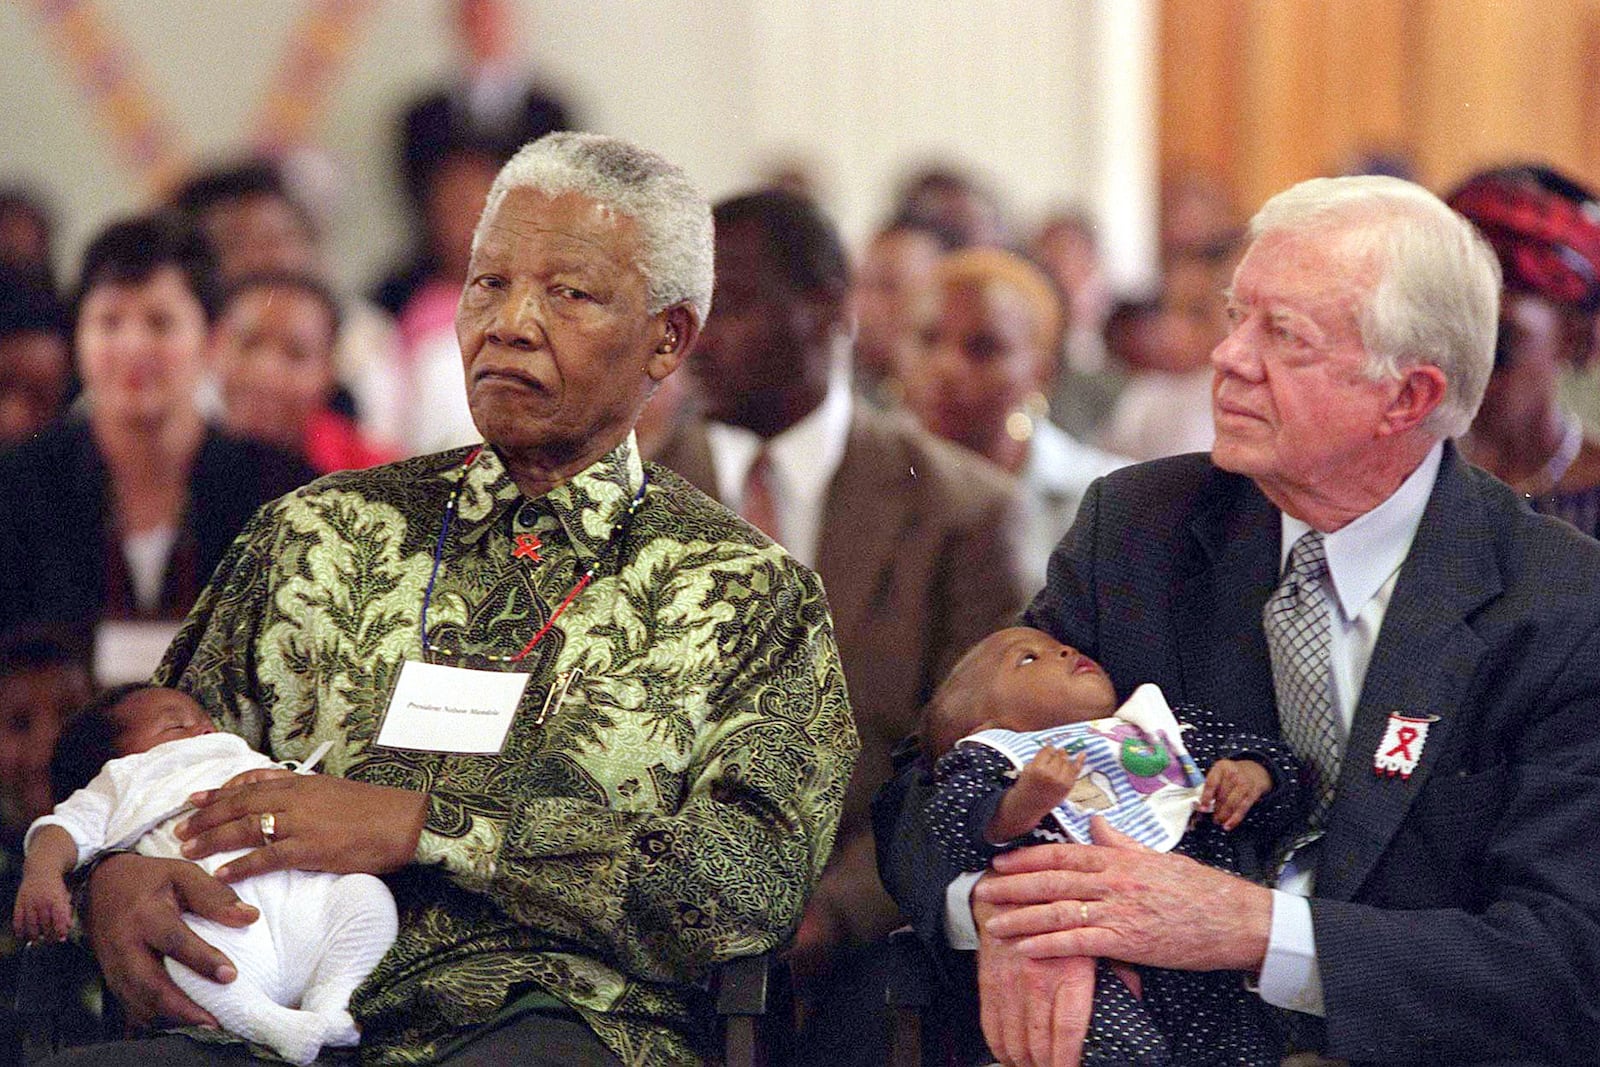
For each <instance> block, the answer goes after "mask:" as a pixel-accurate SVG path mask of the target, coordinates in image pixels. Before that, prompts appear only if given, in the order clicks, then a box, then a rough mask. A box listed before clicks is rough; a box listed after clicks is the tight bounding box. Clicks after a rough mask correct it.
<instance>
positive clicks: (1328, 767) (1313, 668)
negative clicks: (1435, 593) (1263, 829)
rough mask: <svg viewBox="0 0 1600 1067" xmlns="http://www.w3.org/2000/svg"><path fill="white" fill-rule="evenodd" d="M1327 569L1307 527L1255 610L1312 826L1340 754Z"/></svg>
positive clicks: (1317, 824)
mask: <svg viewBox="0 0 1600 1067" xmlns="http://www.w3.org/2000/svg"><path fill="white" fill-rule="evenodd" d="M1327 573H1328V554H1327V550H1326V549H1325V548H1324V547H1323V543H1322V534H1320V533H1318V532H1317V531H1316V530H1311V531H1310V532H1308V533H1306V534H1305V535H1304V536H1303V537H1301V538H1300V540H1298V541H1296V542H1295V543H1294V548H1293V549H1291V550H1290V552H1289V566H1288V570H1287V571H1286V572H1285V573H1284V576H1283V581H1281V582H1280V583H1278V588H1277V589H1275V590H1274V591H1273V593H1272V596H1270V597H1268V598H1267V605H1266V608H1265V609H1264V610H1263V611H1262V614H1261V619H1262V625H1263V626H1264V627H1265V628H1266V632H1267V651H1268V652H1269V653H1270V654H1271V656H1272V687H1273V690H1274V691H1275V692H1276V693H1277V697H1278V721H1279V725H1280V726H1281V727H1282V729H1283V736H1284V738H1285V739H1286V740H1287V741H1288V742H1289V745H1290V747H1292V748H1293V749H1294V751H1295V754H1296V755H1298V756H1299V757H1300V758H1301V759H1302V760H1304V761H1305V762H1306V764H1307V766H1308V768H1309V770H1310V772H1311V774H1310V777H1311V786H1312V804H1311V818H1310V826H1311V829H1312V830H1313V831H1320V830H1321V829H1322V821H1323V818H1324V817H1325V816H1326V815H1327V813H1328V806H1329V805H1330V804H1332V803H1333V792H1334V788H1335V786H1337V785H1338V782H1339V763H1340V759H1341V757H1342V755H1343V745H1342V743H1341V741H1340V738H1339V727H1338V723H1337V721H1336V720H1335V718H1334V710H1333V684H1332V675H1331V672H1330V666H1329V654H1328V650H1329V645H1330V641H1331V632H1332V623H1331V621H1330V619H1329V614H1328V612H1329V607H1330V605H1329V603H1328V598H1327V596H1326V594H1324V593H1323V591H1322V576H1323V575H1325V574H1327Z"/></svg>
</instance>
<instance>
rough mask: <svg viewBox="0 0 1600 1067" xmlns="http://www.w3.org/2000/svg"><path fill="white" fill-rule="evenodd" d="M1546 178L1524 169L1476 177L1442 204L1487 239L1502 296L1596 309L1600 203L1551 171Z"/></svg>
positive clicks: (1598, 301)
mask: <svg viewBox="0 0 1600 1067" xmlns="http://www.w3.org/2000/svg"><path fill="white" fill-rule="evenodd" d="M1545 173H1547V172H1543V171H1541V170H1539V169H1538V168H1532V167H1529V168H1515V169H1510V170H1501V171H1490V172H1488V173H1486V174H1479V175H1476V176H1475V177H1472V178H1470V179H1468V180H1467V183H1466V184H1465V185H1463V186H1462V187H1461V188H1459V189H1457V190H1456V191H1455V192H1454V193H1453V194H1451V196H1450V198H1449V200H1448V201H1447V203H1449V205H1450V206H1451V207H1452V208H1454V209H1455V210H1457V211H1459V212H1460V213H1461V214H1463V215H1465V216H1466V217H1467V220H1468V221H1470V222H1471V223H1472V224H1473V225H1474V226H1476V227H1477V228H1478V229H1479V230H1480V231H1481V232H1482V233H1483V235H1484V237H1485V238H1487V239H1488V241H1489V244H1490V246H1492V247H1493V248H1494V251H1495V255H1496V256H1498V257H1499V259H1500V269H1501V272H1502V273H1503V275H1504V277H1505V287H1506V288H1507V289H1509V290H1512V291H1521V292H1531V293H1535V294H1537V295H1539V296H1543V297H1545V298H1547V299H1549V300H1553V301H1555V302H1556V303H1558V304H1568V305H1573V306H1576V307H1579V308H1581V309H1582V310H1584V311H1588V312H1593V311H1596V310H1600V204H1597V203H1596V202H1595V201H1594V200H1593V199H1592V198H1591V197H1589V196H1587V195H1586V192H1585V191H1584V190H1582V188H1581V187H1579V186H1577V185H1576V183H1573V182H1569V181H1567V180H1565V179H1563V178H1561V177H1560V176H1559V175H1556V174H1554V173H1553V172H1548V173H1549V177H1550V181H1542V180H1541V178H1542V177H1543V176H1544V175H1545ZM1552 185H1557V186H1558V187H1559V190H1560V191H1557V189H1555V188H1551V186H1552Z"/></svg>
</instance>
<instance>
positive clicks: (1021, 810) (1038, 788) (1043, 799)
mask: <svg viewBox="0 0 1600 1067" xmlns="http://www.w3.org/2000/svg"><path fill="white" fill-rule="evenodd" d="M1083 761H1084V753H1082V752H1080V753H1078V755H1076V756H1069V755H1067V754H1066V753H1065V752H1063V751H1061V750H1060V749H1059V748H1050V747H1049V746H1048V745H1047V746H1045V747H1044V748H1041V749H1040V750H1039V751H1038V753H1036V754H1035V755H1034V757H1033V759H1032V760H1030V761H1029V762H1028V765H1027V766H1026V767H1024V768H1022V771H1021V773H1019V774H1018V775H1017V780H1016V781H1015V782H1013V783H1012V785H1011V787H1010V788H1009V789H1007V790H1006V791H1005V793H1004V795H1002V796H1001V798H1000V805H999V807H998V808H996V809H995V813H994V818H993V819H991V820H990V822H989V826H988V829H987V830H986V832H985V836H986V837H987V838H988V839H989V841H990V842H991V843H993V844H1000V843H1002V842H1005V841H1010V840H1011V839H1013V838H1016V837H1021V836H1022V835H1023V834H1025V833H1027V832H1028V831H1029V830H1032V829H1033V828H1034V827H1035V826H1037V825H1038V824H1039V820H1040V819H1042V818H1044V817H1045V813H1047V812H1048V811H1049V810H1050V809H1051V808H1053V807H1055V806H1056V805H1058V804H1060V803H1061V802H1062V801H1063V800H1066V799H1067V794H1068V793H1070V792H1072V785H1073V783H1074V782H1076V781H1077V780H1078V775H1079V773H1081V772H1082V771H1083Z"/></svg>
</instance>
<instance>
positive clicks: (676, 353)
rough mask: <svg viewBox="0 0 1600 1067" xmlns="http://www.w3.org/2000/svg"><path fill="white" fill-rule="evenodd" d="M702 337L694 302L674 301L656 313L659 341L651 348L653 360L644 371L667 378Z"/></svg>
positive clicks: (651, 359) (655, 377)
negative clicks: (681, 302)
mask: <svg viewBox="0 0 1600 1067" xmlns="http://www.w3.org/2000/svg"><path fill="white" fill-rule="evenodd" d="M699 339H700V316H699V315H697V314H696V313H695V310H694V306H693V305H692V304H687V303H683V304H673V305H672V306H671V307H669V308H667V309H665V310H664V311H662V312H660V313H659V314H657V315H656V343H655V347H654V348H652V349H651V350H650V361H649V362H648V363H646V364H645V373H647V374H649V375H650V380H651V381H656V382H659V381H664V380H665V379H666V377H667V375H669V374H671V373H672V372H673V371H675V370H677V369H678V365H679V364H680V363H682V362H683V357H684V356H686V355H688V354H689V350H690V349H691V348H693V347H694V343H695V342H696V341H698V340H699Z"/></svg>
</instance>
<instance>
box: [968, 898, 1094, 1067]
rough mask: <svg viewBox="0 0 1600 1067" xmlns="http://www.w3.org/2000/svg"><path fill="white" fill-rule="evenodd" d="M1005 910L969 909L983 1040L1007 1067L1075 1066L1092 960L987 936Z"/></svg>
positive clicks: (1089, 1002)
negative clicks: (1037, 954)
mask: <svg viewBox="0 0 1600 1067" xmlns="http://www.w3.org/2000/svg"><path fill="white" fill-rule="evenodd" d="M989 877H992V876H990V875H985V876H984V878H982V879H979V881H978V884H979V885H982V884H983V882H984V881H985V880H987V879H988V878H989ZM1006 910H1008V909H1006V908H1002V907H997V906H995V905H993V904H985V903H983V902H981V901H979V902H977V903H975V904H974V905H973V909H972V914H973V918H974V919H975V920H976V921H977V924H978V1001H979V1005H980V1008H981V1013H982V1014H981V1018H982V1023H983V1038H984V1040H985V1041H987V1042H988V1043H989V1051H990V1052H992V1053H994V1055H995V1057H996V1058H997V1059H998V1060H999V1061H1000V1062H1001V1063H1002V1064H1005V1065H1006V1067H1077V1065H1078V1063H1079V1061H1080V1059H1081V1057H1082V1055H1083V1040H1084V1037H1085V1035H1086V1034H1087V1033H1088V1031H1089V1013H1090V1011H1091V1010H1092V1008H1093V1004H1094V965H1095V961H1094V960H1093V959H1092V958H1090V957H1087V956H1075V957H1073V956H1069V957H1065V958H1060V959H1033V958H1030V957H1029V956H1027V955H1024V954H1023V953H1021V952H1019V951H1018V950H1017V947H1016V945H1015V944H1014V943H1013V942H1010V941H1006V940H1003V939H1001V938H997V937H995V936H994V935H993V934H992V933H990V932H989V931H990V928H991V927H992V925H993V920H994V919H995V918H996V917H998V916H1000V915H1002V914H1004V912H1005V911H1006Z"/></svg>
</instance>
